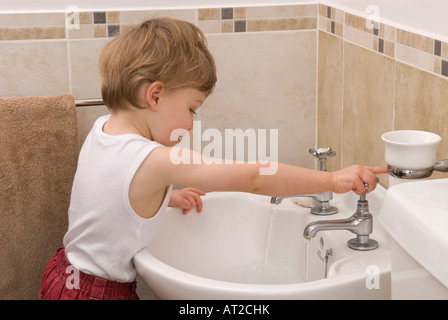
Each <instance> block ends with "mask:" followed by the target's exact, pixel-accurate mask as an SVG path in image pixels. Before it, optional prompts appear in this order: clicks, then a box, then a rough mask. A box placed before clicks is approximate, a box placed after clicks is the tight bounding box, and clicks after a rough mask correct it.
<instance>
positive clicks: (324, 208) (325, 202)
mask: <svg viewBox="0 0 448 320" xmlns="http://www.w3.org/2000/svg"><path fill="white" fill-rule="evenodd" d="M309 153H310V154H311V155H312V156H314V157H315V158H318V159H319V162H320V166H319V170H321V171H327V168H326V161H327V157H334V156H335V155H336V152H334V151H333V150H332V149H331V148H330V147H328V148H319V149H317V150H315V149H309ZM291 197H294V198H295V197H308V198H313V199H315V200H317V201H318V202H319V205H317V206H315V207H313V208H311V213H312V214H316V215H331V214H335V213H337V212H338V208H336V207H334V206H331V205H330V200H331V199H333V192H331V191H326V192H320V193H315V194H303V195H297V196H288V197H271V203H272V204H280V203H281V202H282V201H283V199H286V198H291Z"/></svg>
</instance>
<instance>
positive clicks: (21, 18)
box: [0, 3, 448, 77]
mask: <svg viewBox="0 0 448 320" xmlns="http://www.w3.org/2000/svg"><path fill="white" fill-rule="evenodd" d="M154 15H168V16H176V17H178V18H183V19H185V20H188V21H191V22H193V23H196V24H197V25H198V26H199V27H200V28H201V30H203V32H204V33H206V34H211V33H241V32H260V31H285V30H322V31H325V32H328V33H331V34H333V35H335V36H337V37H340V38H342V39H344V40H346V41H350V42H353V43H355V44H357V45H360V46H362V47H365V48H367V49H370V50H373V51H376V52H378V53H380V54H384V55H386V56H388V57H390V58H393V59H396V60H399V61H403V62H405V63H408V64H410V65H412V66H415V67H418V68H421V69H423V70H425V71H429V72H431V73H435V74H437V75H441V76H444V77H448V42H444V41H441V40H439V39H433V38H429V37H426V36H423V35H420V34H417V33H413V32H410V31H407V30H403V29H400V28H396V27H394V26H390V25H387V24H384V23H379V24H376V23H375V24H373V25H372V24H369V23H370V21H367V19H366V18H364V17H361V16H358V15H355V14H352V13H349V12H345V11H344V10H341V9H338V8H335V7H332V6H329V5H325V4H322V3H319V4H299V5H279V6H259V7H226V8H198V9H178V10H174V9H173V10H139V11H94V12H93V11H91V12H78V13H77V15H76V16H70V15H69V14H66V13H65V12H59V13H40V12H39V13H14V14H9V13H3V14H0V41H4V40H7V41H11V40H48V39H95V38H107V37H113V36H114V35H116V34H118V33H119V32H120V31H121V30H124V29H126V28H128V27H129V26H132V25H135V24H137V23H138V22H140V21H141V20H142V19H144V18H145V17H147V16H154ZM75 18H76V19H75ZM66 23H68V24H67V26H66Z"/></svg>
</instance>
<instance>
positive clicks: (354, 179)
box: [139, 147, 387, 196]
mask: <svg viewBox="0 0 448 320" xmlns="http://www.w3.org/2000/svg"><path fill="white" fill-rule="evenodd" d="M171 150H172V148H169V147H160V148H156V149H155V150H153V151H152V152H151V153H150V155H149V156H148V157H147V159H145V161H144V162H143V164H142V166H141V168H140V169H139V171H140V172H139V175H141V176H140V177H141V178H144V179H145V177H147V179H148V183H155V184H156V185H158V186H159V187H160V188H165V187H166V186H168V185H170V184H179V185H188V186H191V187H195V188H198V189H201V190H207V191H244V192H251V193H257V194H263V195H270V196H292V195H300V194H311V193H318V192H323V191H333V192H336V193H344V192H347V191H350V190H353V191H354V192H355V193H357V194H360V193H362V192H365V188H364V183H368V184H369V190H368V191H367V192H370V191H372V190H373V189H375V187H376V183H377V179H376V174H379V173H386V172H387V169H386V168H380V167H365V166H351V167H348V168H345V169H342V170H338V171H334V172H327V171H318V170H312V169H306V168H302V167H296V166H292V165H287V164H281V163H279V164H278V169H277V172H276V173H275V174H272V175H260V174H259V172H260V168H263V167H268V166H269V165H263V164H260V163H257V164H248V163H244V164H237V163H233V164H213V163H212V164H206V161H204V158H193V155H192V153H193V152H192V151H191V150H187V149H184V150H183V151H184V152H189V153H190V155H191V158H190V161H189V163H190V164H184V163H180V164H175V163H173V161H171ZM177 151H178V150H177ZM177 151H176V152H177ZM176 154H177V155H179V154H178V153H176ZM196 157H200V155H198V154H196ZM195 159H196V162H198V159H201V161H199V162H200V163H199V164H194V161H195ZM209 162H210V161H209Z"/></svg>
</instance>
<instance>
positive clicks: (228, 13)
mask: <svg viewBox="0 0 448 320" xmlns="http://www.w3.org/2000/svg"><path fill="white" fill-rule="evenodd" d="M198 26H199V27H200V28H201V30H203V31H204V33H231V32H257V31H280V30H307V29H312V30H313V29H316V28H317V5H315V4H311V5H284V6H269V7H234V8H210V9H198Z"/></svg>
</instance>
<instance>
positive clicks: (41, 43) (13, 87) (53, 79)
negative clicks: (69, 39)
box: [0, 40, 70, 97]
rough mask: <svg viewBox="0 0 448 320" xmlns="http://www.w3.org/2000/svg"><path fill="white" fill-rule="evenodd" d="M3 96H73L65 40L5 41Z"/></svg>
mask: <svg viewBox="0 0 448 320" xmlns="http://www.w3.org/2000/svg"><path fill="white" fill-rule="evenodd" d="M0 60H1V65H2V71H1V72H0V83H1V84H2V85H1V86H0V96H2V97H13V96H17V97H24V96H41V95H54V94H63V93H68V92H70V89H69V83H68V65H67V43H66V41H65V40H52V41H48V40H36V41H1V42H0Z"/></svg>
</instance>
